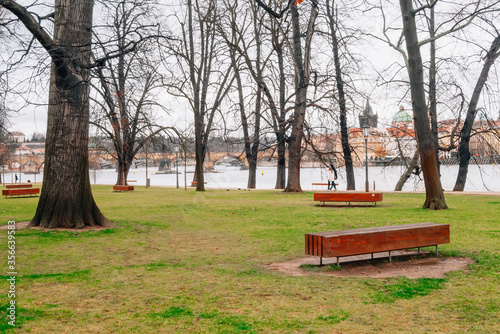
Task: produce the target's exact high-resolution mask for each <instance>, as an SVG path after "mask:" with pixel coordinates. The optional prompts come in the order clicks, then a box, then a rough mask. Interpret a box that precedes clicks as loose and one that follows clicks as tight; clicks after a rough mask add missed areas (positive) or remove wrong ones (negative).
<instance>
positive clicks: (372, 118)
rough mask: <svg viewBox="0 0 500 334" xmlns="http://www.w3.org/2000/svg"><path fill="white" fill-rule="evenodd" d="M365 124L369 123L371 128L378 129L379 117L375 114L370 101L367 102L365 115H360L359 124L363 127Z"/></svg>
mask: <svg viewBox="0 0 500 334" xmlns="http://www.w3.org/2000/svg"><path fill="white" fill-rule="evenodd" d="M364 122H368V124H369V125H370V127H371V128H376V127H377V125H378V115H377V114H374V113H373V109H372V106H371V105H370V100H368V99H367V100H366V106H365V109H364V110H363V113H361V115H359V124H360V125H362V124H364Z"/></svg>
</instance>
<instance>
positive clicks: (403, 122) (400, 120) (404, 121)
mask: <svg viewBox="0 0 500 334" xmlns="http://www.w3.org/2000/svg"><path fill="white" fill-rule="evenodd" d="M391 127H392V128H404V127H406V128H410V129H411V128H413V119H412V117H411V116H410V114H408V113H407V112H406V110H405V107H403V106H401V107H399V111H398V112H397V113H396V114H395V115H394V117H393V118H392V122H391Z"/></svg>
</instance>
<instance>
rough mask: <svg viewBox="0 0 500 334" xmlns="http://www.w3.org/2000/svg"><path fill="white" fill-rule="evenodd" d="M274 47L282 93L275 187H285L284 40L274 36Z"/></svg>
mask: <svg viewBox="0 0 500 334" xmlns="http://www.w3.org/2000/svg"><path fill="white" fill-rule="evenodd" d="M273 48H274V50H275V51H276V57H277V58H278V70H279V78H280V80H279V94H280V101H279V104H280V110H279V117H276V118H277V119H276V123H277V128H276V129H275V132H276V146H277V149H276V151H277V154H278V156H277V160H278V166H277V169H276V185H275V187H274V188H275V189H285V186H286V130H285V127H286V121H285V118H286V76H285V63H284V57H283V42H281V43H279V42H278V40H277V37H276V40H275V39H274V38H273Z"/></svg>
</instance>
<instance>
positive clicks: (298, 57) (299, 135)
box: [256, 0, 318, 192]
mask: <svg viewBox="0 0 500 334" xmlns="http://www.w3.org/2000/svg"><path fill="white" fill-rule="evenodd" d="M256 2H257V3H258V4H259V6H261V7H262V8H263V9H264V10H266V11H267V12H268V13H269V14H270V15H272V16H273V17H275V18H280V17H281V16H283V14H284V13H286V12H287V11H288V10H290V15H291V16H290V19H291V22H292V37H291V40H289V41H288V43H289V47H290V53H291V55H292V62H293V66H294V73H295V80H294V88H295V107H294V113H293V120H292V129H291V134H290V138H289V145H288V180H287V186H286V188H285V191H286V192H301V191H302V188H301V186H300V160H301V157H302V154H301V151H302V139H303V135H304V120H305V115H306V107H307V89H308V86H309V79H310V75H311V68H310V65H311V64H310V58H311V41H312V37H313V33H314V25H315V22H316V18H317V16H318V4H317V2H316V1H314V0H313V1H310V4H309V18H308V19H307V23H306V25H307V28H306V32H305V33H302V32H301V24H300V16H301V15H300V12H299V10H298V8H297V3H298V2H294V1H293V0H289V1H288V2H287V5H286V7H285V8H284V9H283V10H281V11H280V12H276V11H274V10H273V9H272V8H270V7H269V6H267V5H265V4H264V3H263V2H262V1H260V0H256ZM302 41H303V42H304V45H302Z"/></svg>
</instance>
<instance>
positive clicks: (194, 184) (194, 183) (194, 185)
mask: <svg viewBox="0 0 500 334" xmlns="http://www.w3.org/2000/svg"><path fill="white" fill-rule="evenodd" d="M197 184H198V182H196V181H193V182H191V187H196V185H197ZM203 184H207V183H206V182H203Z"/></svg>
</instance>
